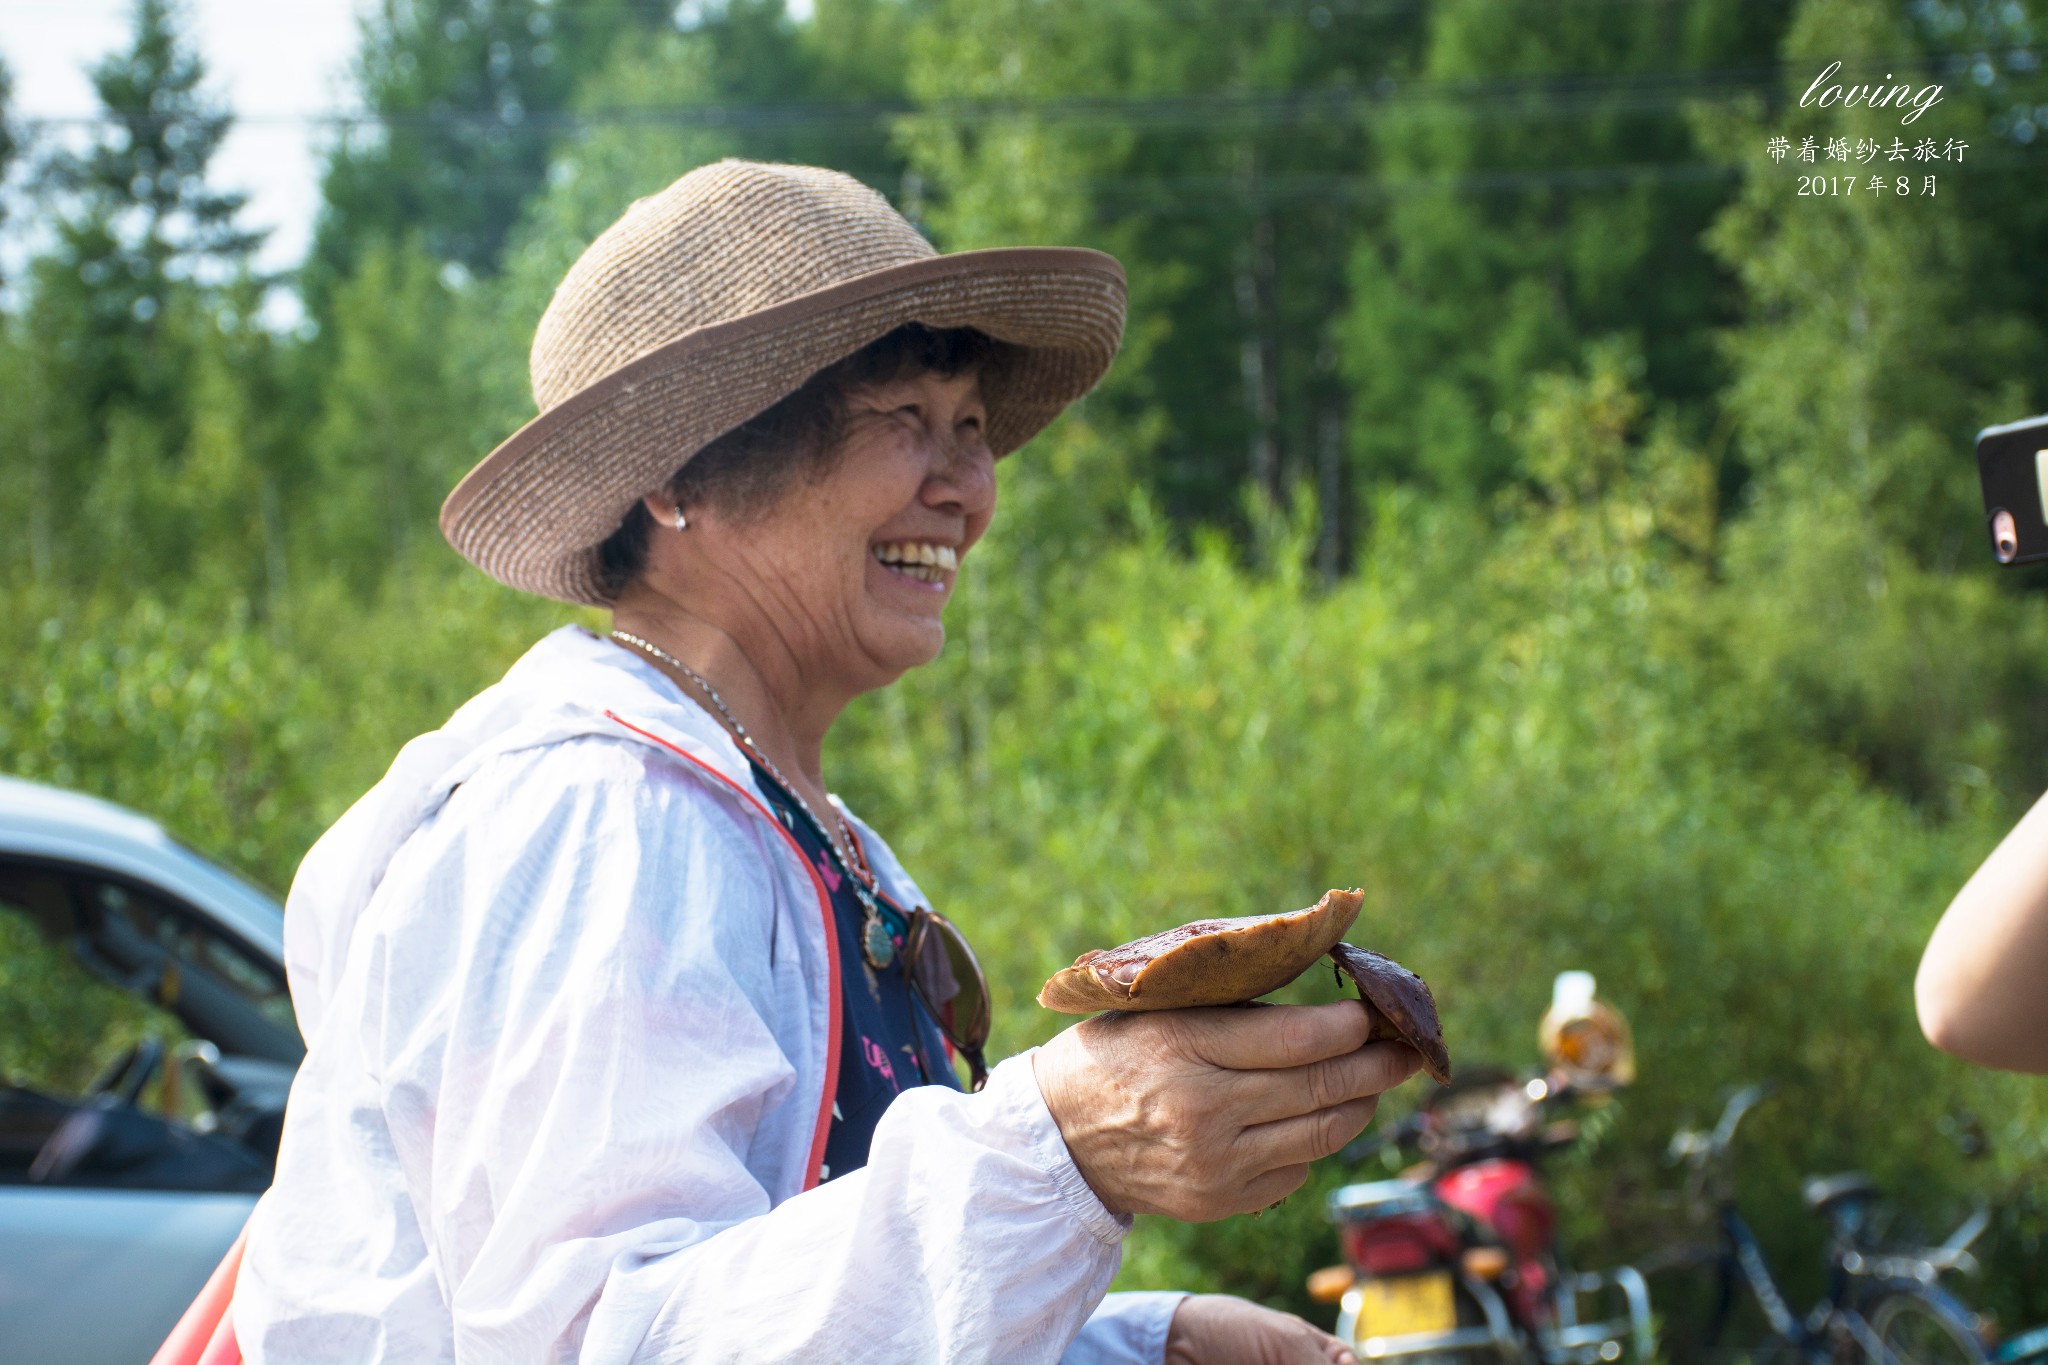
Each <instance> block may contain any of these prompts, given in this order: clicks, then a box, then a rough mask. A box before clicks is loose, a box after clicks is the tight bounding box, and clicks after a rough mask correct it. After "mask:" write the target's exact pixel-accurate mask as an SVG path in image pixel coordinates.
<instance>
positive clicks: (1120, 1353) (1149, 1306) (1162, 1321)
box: [1060, 1290, 1187, 1365]
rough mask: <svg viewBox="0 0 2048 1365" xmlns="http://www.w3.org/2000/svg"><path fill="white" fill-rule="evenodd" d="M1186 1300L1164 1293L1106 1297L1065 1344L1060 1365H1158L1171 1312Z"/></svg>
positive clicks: (1162, 1356)
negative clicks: (1070, 1340) (1077, 1334)
mask: <svg viewBox="0 0 2048 1365" xmlns="http://www.w3.org/2000/svg"><path fill="white" fill-rule="evenodd" d="M1186 1297H1187V1295H1186V1294H1182V1293H1177V1292H1168V1291H1163V1290H1148V1291H1145V1292H1142V1293H1131V1294H1111V1295H1108V1296H1107V1297H1105V1298H1104V1299H1103V1300H1102V1302H1101V1304H1099V1305H1098V1306H1097V1307H1096V1309H1095V1311H1094V1312H1093V1313H1091V1314H1089V1316H1088V1321H1087V1322H1086V1323H1085V1324H1083V1326H1082V1328H1081V1334H1080V1335H1079V1336H1077V1337H1075V1338H1074V1339H1073V1341H1072V1342H1070V1343H1069V1344H1068V1346H1067V1350H1066V1354H1064V1355H1062V1356H1061V1357H1060V1365H1160V1362H1161V1361H1163V1360H1165V1358H1166V1333H1167V1331H1168V1329H1170V1328H1171V1327H1172V1326H1173V1314H1174V1311H1175V1310H1176V1309H1178V1308H1179V1307H1180V1301H1181V1300H1182V1299H1184V1298H1186Z"/></svg>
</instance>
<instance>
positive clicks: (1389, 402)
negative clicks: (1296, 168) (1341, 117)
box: [1342, 0, 1786, 496]
mask: <svg viewBox="0 0 2048 1365" xmlns="http://www.w3.org/2000/svg"><path fill="white" fill-rule="evenodd" d="M1430 11H1431V23H1430V29H1429V34H1428V40H1427V45H1426V47H1425V49H1424V51H1423V53H1422V55H1421V58H1420V60H1419V63H1418V66H1417V70H1416V73H1415V74H1416V77H1417V80H1416V82H1415V91H1416V93H1415V94H1414V95H1413V96H1412V97H1410V98H1407V99H1403V100H1400V101H1397V102H1395V103H1393V104H1392V105H1390V107H1388V108H1387V109H1386V110H1385V111H1384V112H1383V114H1382V115H1381V116H1380V117H1378V118H1376V119H1375V120H1374V121H1373V124H1372V130H1373V138H1374V144H1375V149H1376V151H1377V155H1378V158H1379V160H1380V161H1381V163H1382V164H1383V165H1384V167H1385V174H1386V177H1387V184H1388V190H1389V193H1390V195H1391V196H1392V197H1391V201H1390V203H1389V205H1388V208H1387V211H1386V215H1385V220H1384V223H1383V224H1382V225H1379V226H1377V227H1375V228H1374V229H1371V230H1368V231H1366V232H1364V233H1361V234H1360V235H1359V236H1358V238H1357V239H1356V245H1355V247H1354V249H1353V256H1352V259H1351V263H1350V280H1351V288H1352V294H1351V300H1350V305H1349V312H1348V314H1347V316H1346V317H1345V319H1344V321H1343V324H1342V334H1343V339H1344V340H1343V345H1344V351H1343V361H1344V373H1345V376H1346V378H1347V379H1349V380H1350V383H1351V397H1352V406H1351V418H1350V421H1351V430H1352V433H1353V442H1354V445H1355V448H1356V450H1357V452H1358V456H1359V458H1360V460H1361V463H1362V466H1363V468H1362V473H1363V476H1364V477H1366V478H1368V479H1377V478H1385V477H1389V476H1393V477H1412V478H1420V479H1422V480H1424V481H1426V482H1428V483H1429V484H1431V485H1432V486H1434V487H1438V488H1441V489H1444V490H1446V491H1448V492H1451V493H1455V494H1464V495H1466V496H1471V495H1473V494H1483V493H1486V492H1489V491H1491V490H1492V489H1494V488H1496V487H1498V486H1499V485H1500V484H1501V483H1502V482H1503V481H1504V480H1505V479H1507V478H1508V477H1509V476H1510V474H1511V472H1512V455H1511V447H1510V445H1509V444H1508V443H1507V442H1504V441H1502V440H1501V439H1500V429H1501V424H1502V423H1503V422H1505V421H1506V420H1508V419H1509V417H1510V416H1511V414H1512V413H1514V412H1515V411H1516V409H1517V408H1518V407H1519V406H1520V404H1521V402H1522V401H1523V394H1522V388H1521V386H1522V385H1523V384H1524V383H1525V382H1526V381H1527V379H1528V377H1529V376H1530V375H1532V374H1535V373H1539V372H1541V371H1544V370H1547V369H1553V368H1556V367H1559V366H1562V365H1568V364H1571V363H1572V362H1573V361H1574V360H1575V359H1576V357H1577V353H1578V351H1579V348H1580V347H1581V346H1582V345H1584V344H1585V343H1586V342H1587V341H1590V340H1593V339H1595V338H1598V337H1600V336H1603V335H1606V334H1608V333H1610V332H1616V331H1625V332H1627V333H1628V334H1629V335H1631V336H1632V337H1634V338H1635V339H1636V344H1637V345H1638V346H1639V347H1640V348H1641V350H1642V353H1643V356H1644V359H1645V362H1646V365H1647V377H1648V381H1649V384H1650V387H1651V389H1652V391H1653V392H1654V393H1656V394H1657V395H1658V396H1659V397H1660V398H1663V399H1666V400H1670V401H1673V402H1676V403H1679V404H1695V403H1697V402H1698V401H1699V400H1701V399H1703V398H1705V397H1706V396H1707V395H1708V394H1709V393H1711V392H1712V390H1713V387H1714V385H1715V381H1716V378H1717V372H1716V367H1715V365H1714V364H1713V360H1714V356H1713V352H1712V347H1711V343H1710V338H1711V329H1712V328H1713V327H1714V326H1715V325H1717V324H1718V323H1720V322H1722V321H1723V320H1724V319H1726V317H1727V315H1728V312H1727V310H1728V302H1729V300H1728V291H1727V289H1726V286H1725V281H1724V277H1723V276H1722V274H1721V272H1720V271H1719V270H1718V269H1717V268H1716V264H1715V262H1714V261H1713V260H1712V259H1711V258H1709V257H1708V256H1707V255H1706V254H1705V253H1704V252H1702V251H1701V249H1700V247H1699V244H1698V238H1699V235H1700V233H1701V232H1702V231H1703V230H1704V229H1705V228H1706V226H1707V225H1708V223H1709V222H1710V221H1712V219H1713V216H1714V214H1715V212H1716V210H1717V209H1718V208H1719V207H1720V205H1721V204H1722V203H1723V202H1724V201H1725V199H1726V197H1727V194H1728V189H1729V182H1728V179H1727V178H1726V177H1724V176H1717V175H1716V174H1715V173H1714V169H1715V168H1714V167H1713V166H1712V165H1711V164H1708V163H1705V162H1703V160H1702V151H1701V149H1700V147H1699V146H1698V145H1697V144H1696V142H1695V140H1694V138H1693V136H1692V135H1691V133H1690V132H1689V130H1688V127H1687V123H1686V119H1685V117H1684V114H1685V103H1684V101H1685V99H1686V97H1687V95H1688V93H1690V92H1691V91H1699V92H1700V93H1702V94H1706V95H1715V96H1725V94H1726V93H1727V92H1726V89H1725V87H1724V84H1723V83H1724V82H1726V81H1728V80H1729V79H1730V70H1731V69H1732V71H1733V73H1735V78H1736V79H1740V78H1741V76H1742V74H1743V73H1745V72H1747V71H1750V70H1753V69H1754V68H1755V67H1756V66H1757V65H1758V64H1759V63H1760V62H1763V61H1767V60H1768V59H1769V57H1770V56H1771V55H1772V54H1773V52H1774V49H1775V48H1776V46H1777V39H1778V34H1779V32H1780V29H1781V26H1782V24H1783V22H1784V16H1785V13H1786V7H1785V6H1782V5H1777V4H1761V3H1755V2H1754V0H1706V2H1704V3H1693V4H1673V5H1632V6H1627V7H1624V8H1621V9H1616V8H1614V7H1611V6H1600V5H1571V6H1564V7H1558V6H1555V5H1549V4H1541V3H1532V4H1501V3H1497V2H1496V0H1460V2H1458V3H1447V4H1439V5H1434V6H1431V7H1430ZM1651 73H1654V76H1653V75H1652V74H1651Z"/></svg>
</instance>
